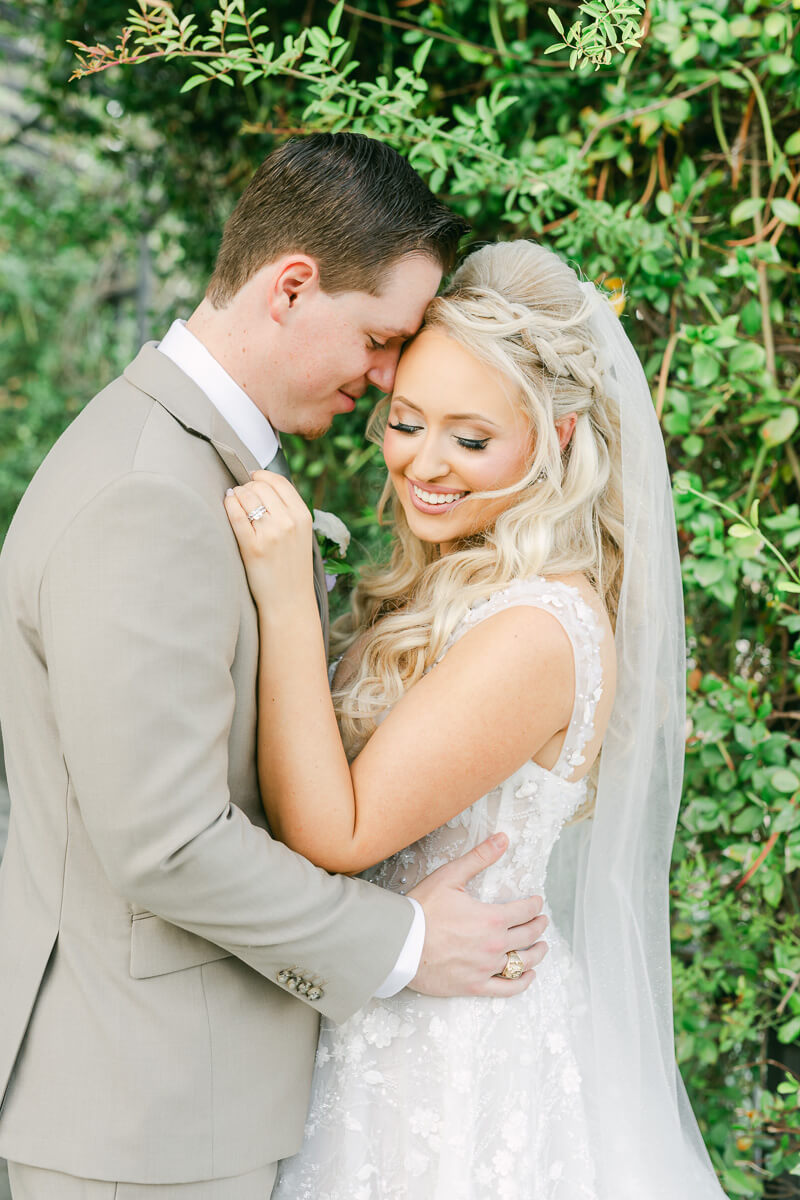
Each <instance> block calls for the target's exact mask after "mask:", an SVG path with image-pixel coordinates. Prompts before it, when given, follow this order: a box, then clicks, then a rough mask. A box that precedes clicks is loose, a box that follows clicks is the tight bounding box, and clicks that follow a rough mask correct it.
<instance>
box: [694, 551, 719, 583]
mask: <svg viewBox="0 0 800 1200" xmlns="http://www.w3.org/2000/svg"><path fill="white" fill-rule="evenodd" d="M692 570H693V572H694V577H695V579H696V580H697V582H698V583H699V584H700V586H701V587H711V585H712V584H714V583H719V581H720V579H722V577H723V576H724V574H725V562H724V560H723V559H721V558H701V559H698V561H697V562H696V563H694V564H693V566H692Z"/></svg>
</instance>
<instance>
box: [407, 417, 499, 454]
mask: <svg viewBox="0 0 800 1200" xmlns="http://www.w3.org/2000/svg"><path fill="white" fill-rule="evenodd" d="M389 428H390V429H394V430H396V432H397V433H419V431H420V429H422V426H421V425H404V424H403V423H402V422H401V421H397V422H395V423H394V424H393V423H392V422H391V421H390V422H389ZM489 440H490V439H489V438H480V439H478V438H462V437H457V438H456V442H457V443H458V445H459V446H463V448H464V449H465V450H485V449H486V447H487V446H488V444H489Z"/></svg>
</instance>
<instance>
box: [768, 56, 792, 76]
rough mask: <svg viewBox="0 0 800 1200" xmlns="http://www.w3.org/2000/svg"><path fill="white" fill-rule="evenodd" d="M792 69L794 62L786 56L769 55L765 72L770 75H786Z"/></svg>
mask: <svg viewBox="0 0 800 1200" xmlns="http://www.w3.org/2000/svg"><path fill="white" fill-rule="evenodd" d="M793 69H794V62H793V61H792V59H791V58H790V57H789V55H788V54H770V56H769V58H768V59H767V70H768V71H769V73H770V75H788V74H789V72H790V71H791V70H793Z"/></svg>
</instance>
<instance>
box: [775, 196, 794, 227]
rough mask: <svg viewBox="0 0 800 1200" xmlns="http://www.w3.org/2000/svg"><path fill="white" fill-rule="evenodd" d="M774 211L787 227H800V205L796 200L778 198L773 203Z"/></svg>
mask: <svg viewBox="0 0 800 1200" xmlns="http://www.w3.org/2000/svg"><path fill="white" fill-rule="evenodd" d="M772 211H773V212H774V214H775V216H776V217H778V218H779V220H781V221H785V222H786V224H787V225H800V204H795V202H794V200H787V199H786V198H785V197H783V196H778V197H776V198H775V199H774V200H773V201H772Z"/></svg>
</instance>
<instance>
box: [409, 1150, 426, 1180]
mask: <svg viewBox="0 0 800 1200" xmlns="http://www.w3.org/2000/svg"><path fill="white" fill-rule="evenodd" d="M403 1165H404V1166H405V1169H406V1170H407V1171H408V1173H409V1175H413V1176H417V1177H419V1176H420V1175H424V1174H425V1172H426V1171H427V1169H428V1156H427V1154H422V1153H421V1152H420V1151H419V1150H409V1151H408V1153H407V1154H406V1157H405V1162H404V1164H403Z"/></svg>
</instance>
